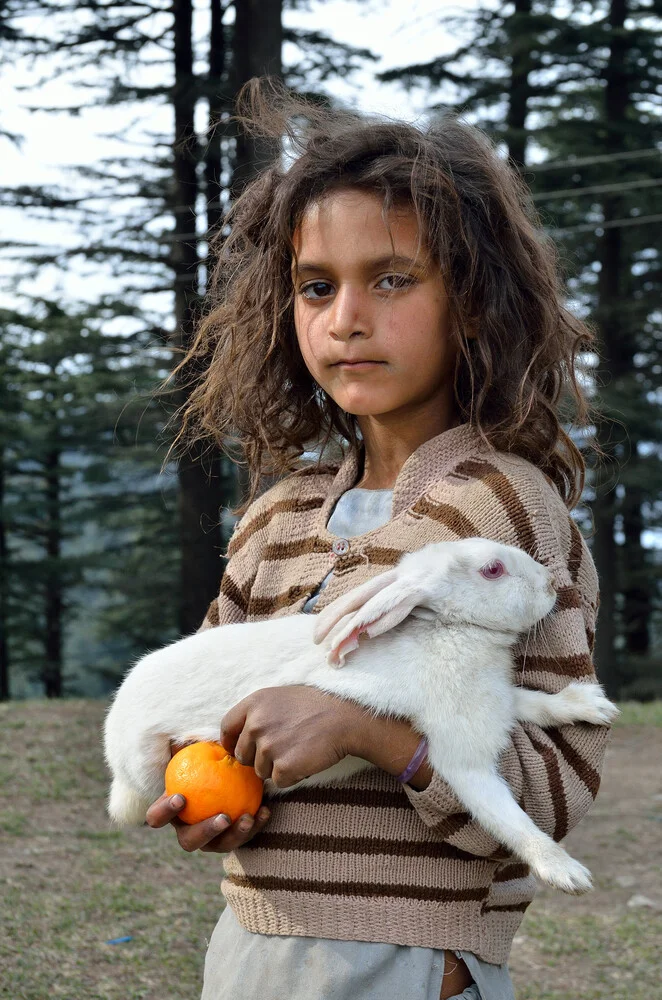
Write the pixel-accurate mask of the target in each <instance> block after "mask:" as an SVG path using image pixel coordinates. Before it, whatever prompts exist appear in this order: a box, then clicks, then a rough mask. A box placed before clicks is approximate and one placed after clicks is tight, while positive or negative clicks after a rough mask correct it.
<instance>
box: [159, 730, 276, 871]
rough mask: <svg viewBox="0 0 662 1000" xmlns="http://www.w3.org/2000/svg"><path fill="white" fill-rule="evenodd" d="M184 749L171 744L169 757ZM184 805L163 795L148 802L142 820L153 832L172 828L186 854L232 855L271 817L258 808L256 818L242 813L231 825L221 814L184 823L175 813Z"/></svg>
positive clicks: (177, 797) (174, 797)
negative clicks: (168, 825)
mask: <svg viewBox="0 0 662 1000" xmlns="http://www.w3.org/2000/svg"><path fill="white" fill-rule="evenodd" d="M184 746H186V744H185V743H171V744H170V756H171V757H174V756H175V754H176V753H177V751H178V750H181V749H182V747H184ZM185 805H186V799H185V798H184V796H183V795H172V796H169V795H167V794H166V793H165V792H164V793H163V795H162V796H161V798H160V799H157V800H156V802H152V804H151V806H150V807H149V809H148V810H147V814H146V816H145V819H146V820H147V824H148V826H151V827H152V828H153V829H155V830H157V829H159V828H160V827H162V826H166V824H167V823H170V824H171V825H172V826H174V828H175V832H176V834H177V840H178V841H179V846H180V847H182V848H183V849H184V850H185V851H187V852H189V853H191V852H193V851H206V852H209V853H215V854H226V853H227V852H228V851H234V849H235V848H236V847H241V846H242V844H245V843H246V842H247V841H248V840H250V839H251V837H254V836H255V834H256V833H259V832H260V830H261V829H262V828H263V826H264V825H265V824H266V823H267V821H268V819H269V816H270V815H271V813H270V812H269V810H268V809H267V807H266V806H262V807H261V808H260V809H258V811H257V815H256V816H254V817H253V816H249V815H248V813H246V814H245V815H244V816H240V817H239V819H238V820H237V821H236V822H235V823H232V822H231V821H230V817H229V816H225V815H223V813H220V814H219V815H218V816H211V817H210V818H209V819H205V820H203V821H202V822H201V823H184V822H183V821H182V820H181V819H178V813H179V812H181V810H182V809H183V808H184V806H185Z"/></svg>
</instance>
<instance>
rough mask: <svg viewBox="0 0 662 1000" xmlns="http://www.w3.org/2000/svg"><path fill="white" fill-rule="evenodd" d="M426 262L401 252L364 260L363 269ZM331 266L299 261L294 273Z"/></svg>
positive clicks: (410, 265) (418, 264)
mask: <svg viewBox="0 0 662 1000" xmlns="http://www.w3.org/2000/svg"><path fill="white" fill-rule="evenodd" d="M425 264H426V261H425V258H424V257H423V256H422V255H421V256H419V257H417V258H413V257H405V256H403V255H402V254H386V255H385V256H383V257H374V258H372V259H371V260H366V261H364V264H363V269H364V270H365V271H378V270H380V269H381V268H383V267H405V268H411V267H416V266H418V267H424V266H425ZM332 270H333V268H332V267H330V266H329V265H328V264H323V263H319V264H318V263H315V262H313V261H301V262H300V263H299V264H298V266H297V267H296V273H297V274H298V275H303V274H322V273H326V272H329V271H332Z"/></svg>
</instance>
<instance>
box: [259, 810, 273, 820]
mask: <svg viewBox="0 0 662 1000" xmlns="http://www.w3.org/2000/svg"><path fill="white" fill-rule="evenodd" d="M270 816H271V813H270V812H269V810H268V809H260V811H259V813H258V814H257V818H258V819H259V821H260V823H264V822H266V820H268V819H269V817H270Z"/></svg>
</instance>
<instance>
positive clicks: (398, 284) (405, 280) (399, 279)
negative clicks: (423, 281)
mask: <svg viewBox="0 0 662 1000" xmlns="http://www.w3.org/2000/svg"><path fill="white" fill-rule="evenodd" d="M414 280H415V279H414V278H412V276H411V275H410V274H386V275H385V276H384V277H383V278H382V279H381V280H380V282H379V284H378V285H377V287H378V288H381V287H382V286H383V284H384V282H385V281H388V282H390V284H389V285H388V286H387V288H386V289H384V290H385V291H389V292H392V291H395V290H397V289H398V288H408V287H409V285H413V284H414Z"/></svg>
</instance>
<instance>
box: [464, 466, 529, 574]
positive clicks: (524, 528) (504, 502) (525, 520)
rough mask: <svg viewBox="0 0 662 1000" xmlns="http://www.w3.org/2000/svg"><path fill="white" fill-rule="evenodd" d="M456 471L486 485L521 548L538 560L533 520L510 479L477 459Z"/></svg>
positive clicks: (495, 468) (494, 467)
mask: <svg viewBox="0 0 662 1000" xmlns="http://www.w3.org/2000/svg"><path fill="white" fill-rule="evenodd" d="M456 471H459V472H460V473H464V474H465V475H467V476H470V477H471V478H472V479H480V480H481V481H482V482H483V483H485V485H486V486H487V488H488V489H489V490H491V491H492V493H493V494H494V496H495V497H496V498H497V500H498V501H499V503H500V504H501V506H502V507H503V509H504V511H505V512H506V515H507V516H508V520H509V521H510V523H511V524H512V526H513V528H514V529H515V534H516V535H517V541H518V544H519V547H520V548H521V549H524V551H525V552H528V554H529V555H530V556H533V558H534V559H536V558H538V555H537V553H538V542H537V539H536V535H535V532H534V530H533V525H532V524H531V519H530V518H529V515H528V514H527V512H526V508H525V507H524V504H523V503H522V501H521V500H520V498H519V496H518V495H517V490H516V489H515V488H514V486H512V484H511V482H510V480H509V479H508V477H507V476H506V475H504V473H503V472H500V471H499V469H497V467H496V466H495V465H492V464H491V463H490V462H483V461H480V460H477V459H469V460H468V461H465V462H460V463H459V465H457V466H456Z"/></svg>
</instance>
